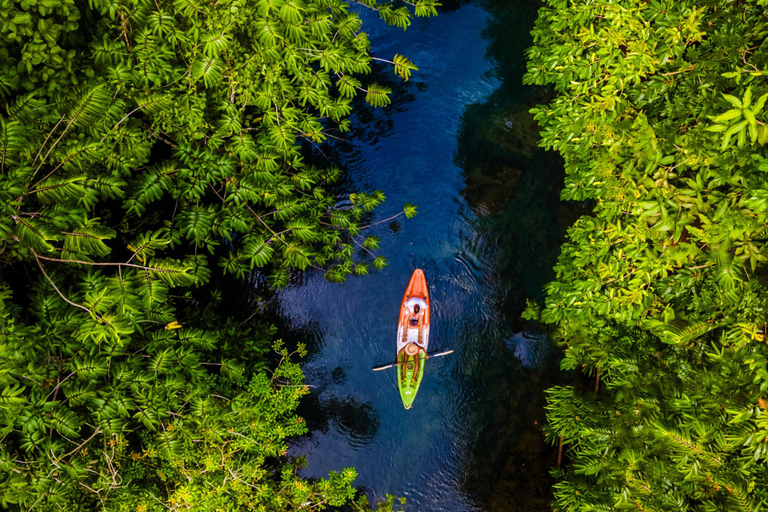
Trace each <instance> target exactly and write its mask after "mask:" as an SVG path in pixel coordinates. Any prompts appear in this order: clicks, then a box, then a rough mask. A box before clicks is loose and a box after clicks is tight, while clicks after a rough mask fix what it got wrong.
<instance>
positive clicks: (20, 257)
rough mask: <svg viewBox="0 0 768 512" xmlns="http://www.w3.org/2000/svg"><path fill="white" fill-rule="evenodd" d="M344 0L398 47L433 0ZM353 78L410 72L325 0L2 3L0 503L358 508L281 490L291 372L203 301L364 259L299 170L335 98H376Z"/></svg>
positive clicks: (360, 210)
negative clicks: (231, 287)
mask: <svg viewBox="0 0 768 512" xmlns="http://www.w3.org/2000/svg"><path fill="white" fill-rule="evenodd" d="M362 4H363V5H364V7H365V8H370V9H374V10H376V11H378V13H379V14H380V16H381V18H382V19H383V20H384V22H386V23H388V24H390V25H394V26H396V27H400V28H406V27H407V25H408V24H409V22H410V19H411V17H412V16H413V15H416V16H430V15H433V14H435V13H436V11H435V7H436V6H437V5H439V4H437V3H435V2H434V1H433V0H416V1H415V2H414V3H410V2H408V3H407V5H402V6H399V7H396V6H393V5H392V4H388V3H385V4H378V3H376V1H375V0H363V2H362ZM374 61H378V65H386V66H389V67H390V68H391V69H392V70H393V71H394V73H396V74H397V75H398V76H399V77H400V78H402V79H406V80H407V79H408V77H409V75H410V73H411V71H412V70H415V66H414V65H413V64H412V63H411V62H410V61H409V60H408V59H407V58H406V57H403V56H402V55H395V56H387V58H386V59H382V58H375V57H372V56H371V54H370V44H369V41H368V38H367V36H366V34H365V32H363V31H362V30H361V21H360V18H359V17H358V16H357V14H355V13H354V12H352V11H350V10H349V6H348V4H347V3H346V2H343V1H338V0H311V1H299V0H222V1H217V2H199V1H197V0H175V1H171V0H130V1H128V2H113V1H111V0H93V1H89V2H85V1H80V0H23V1H20V2H15V3H10V2H8V3H7V5H4V7H3V9H1V10H0V107H2V110H3V111H4V113H3V114H0V270H1V271H2V275H1V276H0V506H1V507H3V508H4V509H8V510H61V509H65V510H91V509H92V510H96V509H98V510H142V511H148V510H168V509H170V510H181V509H184V510H186V509H195V510H263V511H268V510H319V509H322V508H326V507H338V506H342V505H344V504H349V505H347V506H351V507H353V508H354V509H359V510H363V509H367V504H366V503H365V499H364V498H362V499H356V498H355V494H356V491H355V488H354V487H353V486H352V482H353V480H354V477H355V472H354V470H353V469H344V470H343V471H341V472H340V473H332V474H331V475H330V476H329V478H327V479H324V480H316V481H314V480H313V481H307V480H304V479H301V478H299V477H297V476H296V467H295V466H296V464H295V463H294V462H293V461H292V460H290V459H288V458H286V457H285V454H286V439H287V438H288V437H289V436H292V435H296V434H300V433H302V432H304V431H305V426H304V423H303V421H302V419H301V418H299V417H297V416H296V415H295V414H294V410H295V408H296V405H297V401H298V399H299V397H300V396H302V395H303V394H304V393H306V392H307V388H305V387H304V386H303V385H302V383H301V379H302V375H301V371H300V369H299V367H298V366H297V365H296V364H295V363H294V362H292V361H291V356H292V355H293V353H290V351H289V350H288V349H287V348H285V347H284V346H283V345H282V344H281V343H280V342H279V341H276V340H274V339H273V335H274V329H273V328H271V327H270V326H269V325H266V324H264V323H263V322H261V321H260V320H259V318H258V316H256V317H255V318H237V319H234V318H233V317H234V316H235V315H234V313H233V312H231V311H226V309H225V308H224V307H222V306H221V297H222V294H223V293H225V292H227V291H228V290H224V289H223V287H224V286H226V285H225V284H224V283H226V282H228V281H226V280H224V279H222V273H223V274H229V275H232V276H235V277H243V276H246V275H249V274H251V273H256V274H258V275H261V276H264V277H265V278H266V279H267V280H268V281H269V284H270V285H271V286H272V287H274V288H281V287H283V286H285V285H286V284H287V282H288V279H289V277H290V275H291V274H292V273H295V272H300V271H303V270H305V269H307V268H310V267H312V268H318V269H322V270H323V271H324V272H325V273H326V276H327V277H328V278H329V279H330V280H333V281H340V280H343V279H344V278H345V277H346V276H347V275H349V274H350V273H353V272H354V273H356V274H365V273H366V272H368V271H369V269H370V268H372V267H376V268H380V267H382V266H383V265H385V264H386V260H385V259H384V258H383V257H382V256H375V255H374V254H373V251H375V250H376V247H377V244H378V240H377V238H376V237H374V236H369V237H364V236H362V235H361V233H364V232H362V231H361V228H362V227H363V226H362V224H361V223H362V222H363V221H364V220H365V219H366V215H367V214H368V212H370V211H371V210H372V209H373V208H375V207H376V206H377V205H378V204H379V203H380V202H381V201H382V200H383V195H382V194H381V193H380V192H372V193H356V194H352V195H347V196H346V197H339V196H337V195H336V192H334V190H333V188H332V187H333V183H334V182H335V181H337V180H338V179H339V177H340V175H341V170H339V169H336V168H333V167H328V166H322V165H316V164H315V163H313V159H312V155H313V149H312V148H313V147H316V146H317V145H318V144H321V143H322V142H323V141H325V140H326V139H328V138H333V137H339V136H340V134H342V133H344V132H345V131H347V130H348V128H349V120H348V119H347V116H348V115H349V114H350V112H351V109H352V100H353V98H354V97H355V96H356V95H359V94H362V95H364V96H365V99H366V101H367V102H368V103H370V104H372V105H373V106H381V105H386V104H387V103H388V102H389V97H388V94H390V91H389V89H388V88H387V87H384V86H380V85H377V84H376V83H370V81H368V82H367V81H366V79H365V75H366V74H367V73H369V71H370V70H371V67H372V66H373V65H374ZM414 213H415V209H414V207H412V206H409V205H407V206H406V208H405V210H404V211H403V214H404V215H406V216H411V215H413V214H414ZM243 316H247V315H243ZM302 350H303V349H302V348H301V347H299V348H298V349H297V352H299V353H301V351H302ZM353 500H354V501H353ZM392 506H393V503H392V499H389V501H388V502H385V503H384V504H382V507H383V508H384V509H391V507H392Z"/></svg>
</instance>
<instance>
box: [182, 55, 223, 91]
mask: <svg viewBox="0 0 768 512" xmlns="http://www.w3.org/2000/svg"><path fill="white" fill-rule="evenodd" d="M189 71H190V75H191V76H192V79H194V80H196V81H197V80H201V79H202V80H203V84H205V87H206V88H208V87H213V86H214V85H216V84H218V83H219V82H220V81H221V78H222V74H221V73H222V66H221V64H219V60H218V59H217V58H216V57H209V56H207V55H201V56H198V58H197V59H196V60H195V61H194V62H193V63H192V66H191V67H190V69H189Z"/></svg>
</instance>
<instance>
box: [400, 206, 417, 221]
mask: <svg viewBox="0 0 768 512" xmlns="http://www.w3.org/2000/svg"><path fill="white" fill-rule="evenodd" d="M403 212H405V217H406V218H408V219H412V218H413V217H415V216H416V214H417V213H418V212H417V211H416V205H413V204H411V203H405V207H404V208H403Z"/></svg>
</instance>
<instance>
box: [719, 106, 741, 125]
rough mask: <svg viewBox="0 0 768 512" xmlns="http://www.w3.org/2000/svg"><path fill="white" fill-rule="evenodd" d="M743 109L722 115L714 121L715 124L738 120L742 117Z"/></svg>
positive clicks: (735, 109)
mask: <svg viewBox="0 0 768 512" xmlns="http://www.w3.org/2000/svg"><path fill="white" fill-rule="evenodd" d="M741 113H742V109H740V108H734V109H731V110H729V111H728V112H726V113H725V114H720V115H719V116H717V117H715V118H714V119H713V121H714V122H715V123H722V122H723V121H730V120H731V119H736V118H737V117H741Z"/></svg>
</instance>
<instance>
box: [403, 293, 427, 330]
mask: <svg viewBox="0 0 768 512" xmlns="http://www.w3.org/2000/svg"><path fill="white" fill-rule="evenodd" d="M405 307H406V308H408V310H409V311H410V312H411V313H412V315H411V318H410V321H409V323H410V324H411V327H416V326H417V325H419V317H420V316H421V315H420V313H421V311H422V310H425V309H427V308H428V307H429V306H427V302H426V301H425V300H424V299H422V298H421V297H411V298H410V299H408V300H406V301H405Z"/></svg>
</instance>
